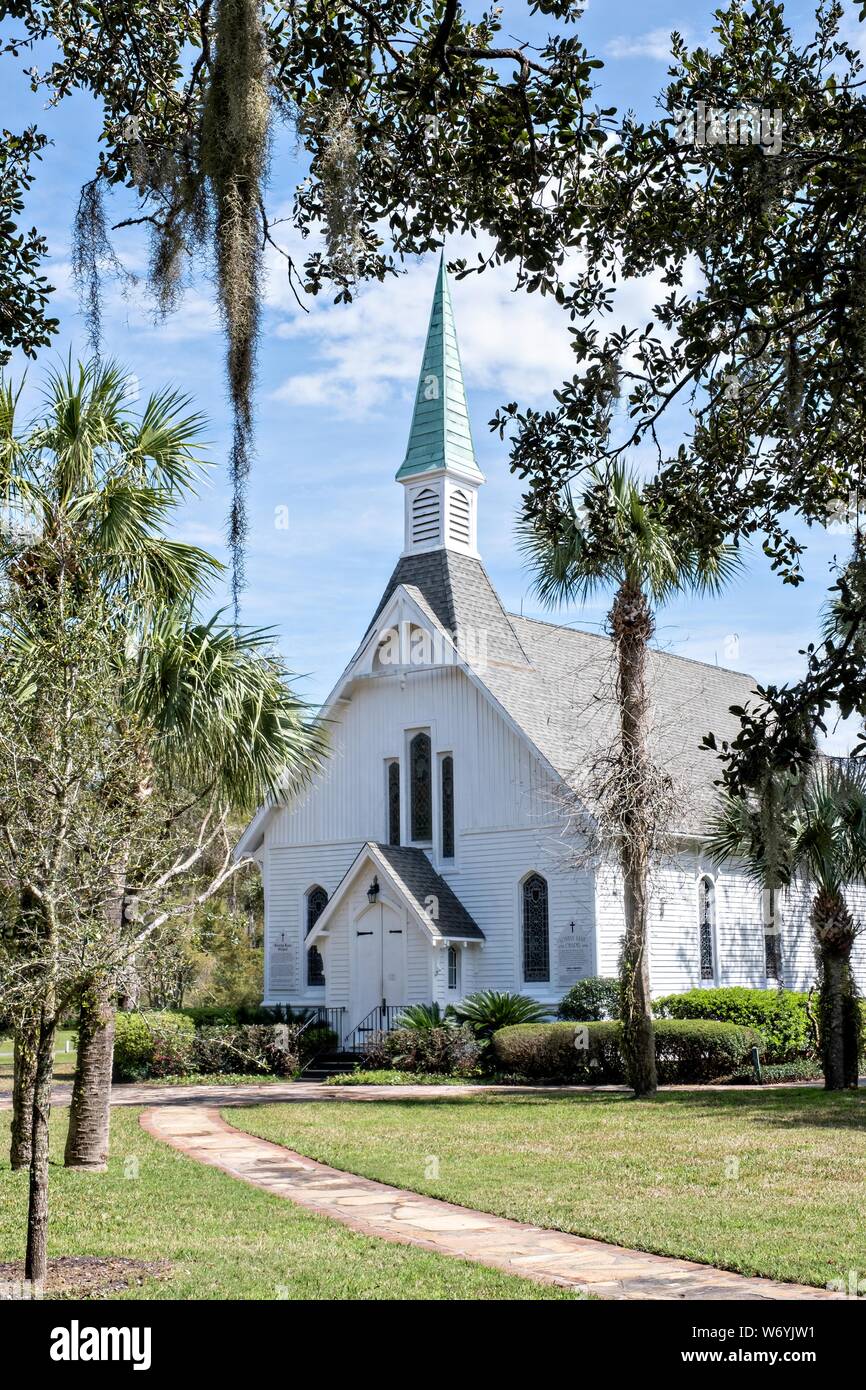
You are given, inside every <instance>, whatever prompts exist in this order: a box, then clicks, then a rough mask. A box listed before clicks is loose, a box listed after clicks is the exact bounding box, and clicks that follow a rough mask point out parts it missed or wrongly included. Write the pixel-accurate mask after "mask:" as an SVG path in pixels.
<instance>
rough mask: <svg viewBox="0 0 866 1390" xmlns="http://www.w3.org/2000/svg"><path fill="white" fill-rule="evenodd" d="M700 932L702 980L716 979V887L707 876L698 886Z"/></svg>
mask: <svg viewBox="0 0 866 1390" xmlns="http://www.w3.org/2000/svg"><path fill="white" fill-rule="evenodd" d="M698 931H699V935H700V952H701V979H702V980H715V978H716V945H715V934H716V885H715V884H714V883H713V880H712V879H711V878H708V877H707V875H706V874H705V875H704V877H703V878H702V879H701V881H700V883H699V884H698Z"/></svg>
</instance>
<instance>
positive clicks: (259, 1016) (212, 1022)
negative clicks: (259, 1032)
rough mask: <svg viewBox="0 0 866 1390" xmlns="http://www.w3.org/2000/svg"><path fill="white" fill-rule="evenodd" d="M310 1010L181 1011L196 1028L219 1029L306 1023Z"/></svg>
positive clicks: (203, 1007)
mask: <svg viewBox="0 0 866 1390" xmlns="http://www.w3.org/2000/svg"><path fill="white" fill-rule="evenodd" d="M310 1012H311V1010H309V1009H293V1008H291V1006H290V1005H288V1004H272V1005H269V1006H268V1007H267V1008H265V1006H264V1005H263V1004H200V1005H197V1006H196V1007H195V1008H189V1009H181V1010H180V1013H182V1014H183V1016H184V1018H191V1019H192V1021H193V1023H194V1025H195V1027H196V1028H217V1027H220V1026H225V1025H228V1024H233V1023H304V1022H305V1021H306V1019H307V1018H309V1016H310Z"/></svg>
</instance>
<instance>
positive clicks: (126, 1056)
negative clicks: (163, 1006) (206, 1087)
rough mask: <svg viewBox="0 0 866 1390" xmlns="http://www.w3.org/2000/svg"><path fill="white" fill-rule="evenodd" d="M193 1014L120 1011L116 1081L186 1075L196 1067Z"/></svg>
mask: <svg viewBox="0 0 866 1390" xmlns="http://www.w3.org/2000/svg"><path fill="white" fill-rule="evenodd" d="M193 1036H194V1027H193V1022H192V1019H191V1018H185V1017H184V1015H183V1014H173V1013H168V1012H164V1011H153V1012H144V1013H118V1014H117V1015H116V1017H115V1022H114V1067H113V1072H112V1074H113V1077H114V1080H115V1081H144V1080H146V1079H147V1078H148V1077H149V1076H185V1075H186V1074H187V1072H189V1071H191V1070H192V1069H193V1067H192V1044H193Z"/></svg>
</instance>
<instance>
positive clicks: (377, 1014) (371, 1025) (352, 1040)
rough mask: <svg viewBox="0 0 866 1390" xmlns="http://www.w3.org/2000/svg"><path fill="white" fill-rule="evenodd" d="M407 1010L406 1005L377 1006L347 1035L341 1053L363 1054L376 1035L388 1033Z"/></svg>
mask: <svg viewBox="0 0 866 1390" xmlns="http://www.w3.org/2000/svg"><path fill="white" fill-rule="evenodd" d="M407 1008H408V1005H406V1004H377V1005H376V1007H375V1008H373V1009H371V1010H370V1012H369V1013H368V1014H366V1015H365V1016H364V1018H362V1019H361V1022H360V1023H356V1024H355V1027H354V1028H353V1029H352V1031H351V1033H349V1034H348V1035H347V1037H346V1040H345V1042H344V1043H343V1051H344V1052H363V1051H364V1048H365V1047H366V1045H367V1043H368V1042H370V1040H371V1038H373V1037H374V1036H375V1035H376V1033H390V1032H391V1030H392V1029H393V1028H395V1027H396V1026H397V1023H398V1022H399V1019H400V1017H401V1016H402V1015H403V1014H404V1013H405V1012H406V1009H407Z"/></svg>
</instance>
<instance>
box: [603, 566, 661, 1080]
mask: <svg viewBox="0 0 866 1390" xmlns="http://www.w3.org/2000/svg"><path fill="white" fill-rule="evenodd" d="M610 625H611V631H612V633H613V639H614V643H615V645H616V652H617V662H618V669H617V702H618V706H619V716H620V760H621V769H620V771H621V777H622V788H621V796H622V803H621V810H620V816H621V823H622V840H621V852H620V862H621V867H622V875H623V898H624V910H625V936H624V938H623V950H622V961H621V967H620V988H621V995H622V1050H623V1060H624V1062H625V1069H626V1077H627V1080H628V1082H629V1085H630V1086H632V1088H633V1089H634V1092H635V1094H636V1095H638V1096H646V1095H652V1094H653V1092H654V1091H655V1090H656V1089H657V1086H658V1078H657V1075H656V1059H655V1037H654V1031H653V1022H652V1011H651V1008H650V982H649V956H648V940H647V938H648V880H649V856H650V834H651V817H652V812H651V807H650V805H649V804H648V797H649V795H650V787H649V771H650V768H649V693H648V690H647V650H648V645H649V640H650V638H651V636H652V632H653V620H652V614H651V612H650V610H649V605H648V603H647V601H646V596H645V595H644V593H643V591H642V590H641V589H640V587H639V586H638V585H636V584H630V583H628V582H625V583H623V584H622V585H621V586H620V588H619V591H618V592H617V595H616V598H615V599H614V603H613V607H612V609H611V614H610Z"/></svg>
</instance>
